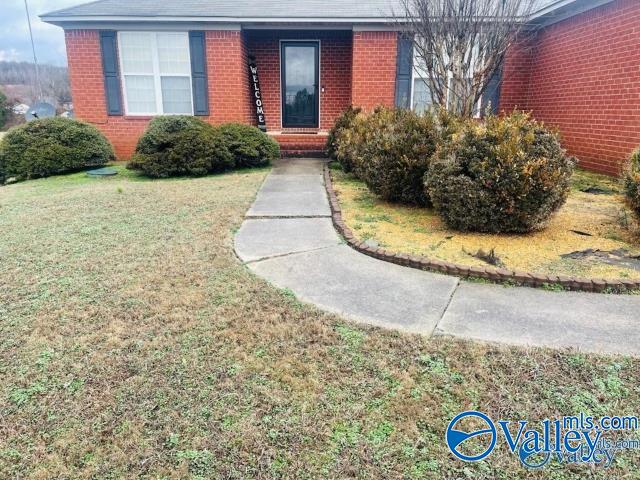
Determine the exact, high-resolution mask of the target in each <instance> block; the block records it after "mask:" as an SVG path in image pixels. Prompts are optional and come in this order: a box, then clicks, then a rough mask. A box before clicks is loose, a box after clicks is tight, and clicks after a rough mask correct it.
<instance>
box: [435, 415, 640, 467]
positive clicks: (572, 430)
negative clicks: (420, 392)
mask: <svg viewBox="0 0 640 480" xmlns="http://www.w3.org/2000/svg"><path fill="white" fill-rule="evenodd" d="M498 428H499V429H500V431H501V436H503V437H504V442H505V444H506V445H505V446H506V447H507V449H508V450H509V451H510V452H511V453H512V454H514V455H516V456H517V457H518V459H519V460H520V463H521V464H522V465H523V466H525V467H527V468H531V469H537V468H542V467H544V466H545V465H547V464H548V463H549V462H552V461H553V462H557V463H558V464H564V465H575V464H591V465H596V466H597V465H600V466H603V467H604V468H608V467H610V466H611V465H612V464H613V463H614V460H615V458H616V455H617V454H618V453H619V452H621V451H623V450H631V449H633V450H638V451H640V439H638V438H635V437H630V438H622V439H620V438H605V435H606V434H608V433H611V432H625V431H627V432H638V431H640V419H639V418H638V417H637V416H634V415H627V416H608V415H607V416H603V417H600V418H597V417H592V416H590V415H587V414H585V413H584V412H581V413H580V415H572V416H564V417H561V418H558V419H555V420H553V419H548V418H547V419H545V420H542V421H541V422H540V423H539V424H536V423H534V424H531V423H530V422H529V421H527V420H518V421H512V420H499V421H497V422H495V423H494V422H493V421H492V420H491V419H490V418H489V417H488V416H487V415H485V414H484V413H481V412H476V411H469V412H462V413H460V414H459V415H457V416H456V417H455V418H454V419H453V420H451V422H450V423H449V426H448V427H447V432H446V435H445V440H446V441H447V445H448V446H449V450H451V453H453V454H454V455H455V456H456V457H458V458H459V459H460V460H463V461H465V462H477V461H479V460H483V459H484V458H486V457H487V456H489V455H490V454H491V452H493V450H494V448H495V446H496V442H497V440H498Z"/></svg>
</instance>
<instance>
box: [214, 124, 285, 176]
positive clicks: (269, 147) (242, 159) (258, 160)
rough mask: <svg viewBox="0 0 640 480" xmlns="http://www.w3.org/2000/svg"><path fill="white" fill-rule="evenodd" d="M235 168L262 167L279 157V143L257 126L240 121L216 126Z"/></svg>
mask: <svg viewBox="0 0 640 480" xmlns="http://www.w3.org/2000/svg"><path fill="white" fill-rule="evenodd" d="M218 130H219V131H220V133H222V136H223V138H224V141H225V143H226V145H227V148H228V149H229V151H230V152H231V154H232V155H233V158H234V163H235V167H236V168H252V167H264V166H267V165H269V164H270V163H271V162H273V161H274V160H276V159H278V158H279V157H280V145H279V144H278V142H276V141H275V140H274V139H273V138H271V137H270V136H269V135H267V134H266V133H264V132H261V131H260V130H259V129H258V128H256V127H252V126H251V125H243V124H241V123H226V124H224V125H221V126H220V127H218Z"/></svg>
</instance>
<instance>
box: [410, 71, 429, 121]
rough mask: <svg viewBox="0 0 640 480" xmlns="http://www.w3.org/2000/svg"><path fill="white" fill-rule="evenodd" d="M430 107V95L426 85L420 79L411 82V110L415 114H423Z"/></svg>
mask: <svg viewBox="0 0 640 480" xmlns="http://www.w3.org/2000/svg"><path fill="white" fill-rule="evenodd" d="M430 106H431V93H430V92H429V87H428V85H427V83H426V82H425V81H424V80H423V79H421V78H416V79H415V80H414V81H413V109H414V110H415V111H416V112H417V113H423V112H424V111H425V110H427V109H428V108H429V107H430Z"/></svg>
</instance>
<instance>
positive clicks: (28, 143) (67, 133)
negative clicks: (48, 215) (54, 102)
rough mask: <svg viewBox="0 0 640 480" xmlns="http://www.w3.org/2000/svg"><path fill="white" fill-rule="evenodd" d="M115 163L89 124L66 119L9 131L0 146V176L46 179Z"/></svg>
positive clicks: (33, 122) (21, 178) (20, 126)
mask: <svg viewBox="0 0 640 480" xmlns="http://www.w3.org/2000/svg"><path fill="white" fill-rule="evenodd" d="M112 160H115V155H114V153H113V148H112V147H111V144H110V143H109V142H108V141H107V139H106V138H105V137H104V135H102V133H100V131H99V130H98V129H97V128H96V127H94V126H93V125H89V124H88V123H84V122H80V121H78V120H71V119H68V118H60V117H56V118H46V119H42V120H34V121H32V122H29V123H25V124H23V125H19V126H17V127H14V128H12V129H11V130H9V132H7V134H6V135H5V136H4V138H3V139H2V143H0V177H4V178H5V179H9V178H16V179H17V180H24V179H28V178H37V177H47V176H49V175H55V174H59V173H65V172H71V171H74V170H79V169H82V168H86V167H96V166H100V165H104V164H105V163H107V162H110V161H112Z"/></svg>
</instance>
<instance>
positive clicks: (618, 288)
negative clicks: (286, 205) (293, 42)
mask: <svg viewBox="0 0 640 480" xmlns="http://www.w3.org/2000/svg"><path fill="white" fill-rule="evenodd" d="M323 176H324V185H325V188H326V190H327V196H328V197H329V205H330V207H331V220H332V222H333V226H334V227H335V229H336V230H337V231H338V233H339V234H340V235H342V237H343V238H344V240H345V241H346V243H347V244H348V245H349V246H350V247H351V248H353V249H354V250H357V251H358V252H361V253H364V254H365V255H368V256H370V257H373V258H377V259H378V260H383V261H385V262H389V263H395V264H397V265H402V266H405V267H410V268H415V269H418V270H427V271H431V272H437V273H444V274H447V275H455V276H457V277H461V278H480V279H485V280H489V281H491V282H495V283H509V284H516V285H521V286H526V287H534V288H541V287H547V286H550V285H554V286H560V287H562V288H563V289H566V290H574V291H581V292H596V293H603V292H606V293H608V292H617V293H624V292H629V291H632V290H638V289H640V280H636V281H633V280H607V279H603V278H579V277H567V276H564V275H543V274H540V273H529V272H522V271H517V270H508V269H505V268H495V267H490V266H488V267H470V266H468V265H460V264H457V263H450V262H445V261H443V260H436V259H431V258H428V257H423V256H418V255H407V254H404V253H393V252H389V251H387V250H385V249H384V248H375V247H371V246H369V245H367V244H365V243H364V242H361V241H360V240H358V239H357V238H356V237H355V236H354V235H353V232H352V231H351V229H350V228H349V227H348V226H347V225H346V224H345V223H344V220H343V219H342V209H341V208H340V203H339V202H338V197H337V196H336V192H335V190H334V189H333V183H332V181H331V175H330V173H329V165H328V164H327V163H325V165H324V168H323Z"/></svg>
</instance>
